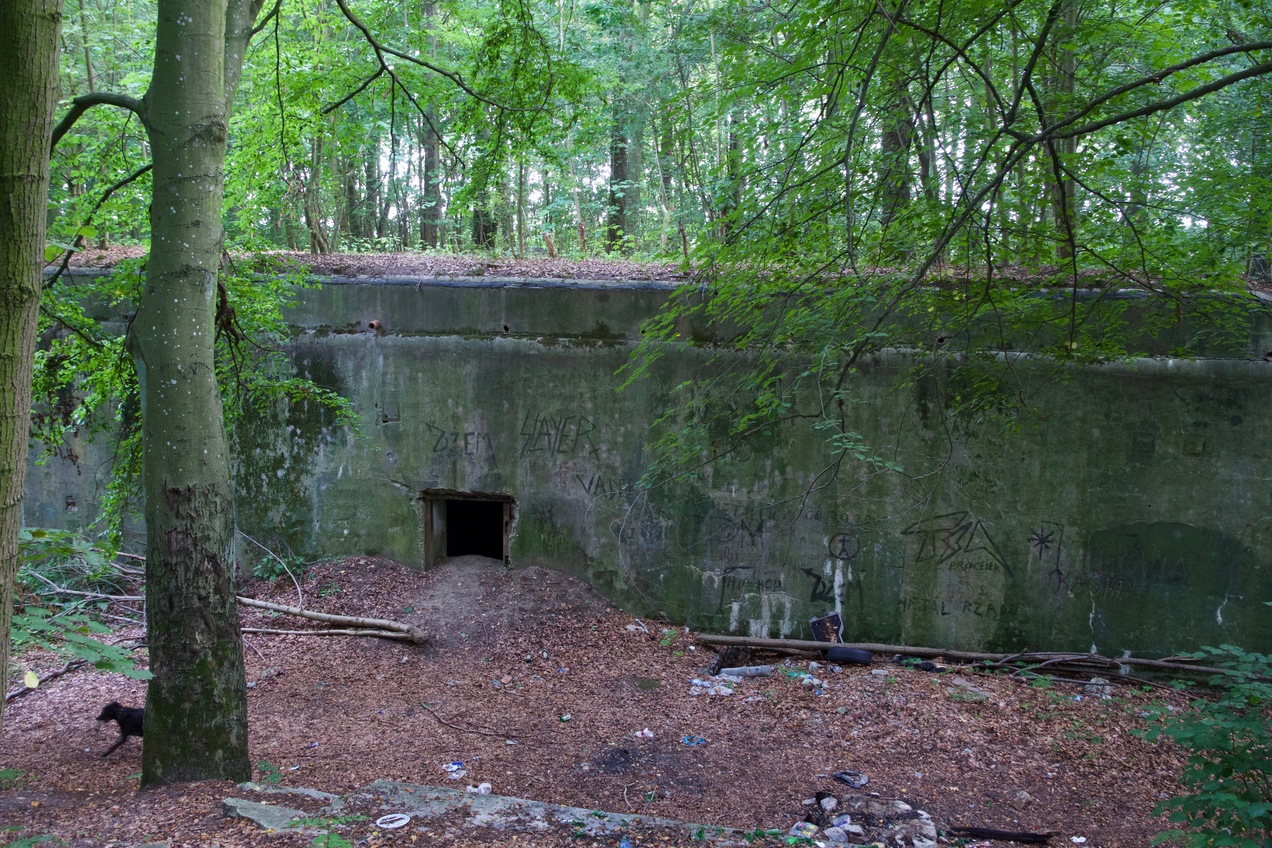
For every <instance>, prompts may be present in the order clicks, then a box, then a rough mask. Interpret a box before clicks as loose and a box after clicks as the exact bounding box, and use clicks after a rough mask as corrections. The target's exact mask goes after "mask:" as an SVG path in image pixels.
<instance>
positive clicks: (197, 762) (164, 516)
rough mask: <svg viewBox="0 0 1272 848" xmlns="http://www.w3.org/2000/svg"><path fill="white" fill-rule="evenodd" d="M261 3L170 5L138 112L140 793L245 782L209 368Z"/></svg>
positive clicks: (218, 414)
mask: <svg viewBox="0 0 1272 848" xmlns="http://www.w3.org/2000/svg"><path fill="white" fill-rule="evenodd" d="M259 10H260V0H160V2H159V22H158V27H157V30H156V41H155V68H154V76H153V77H152V78H151V82H150V89H149V90H148V91H147V92H146V96H145V98H144V101H143V113H144V116H143V117H144V121H145V125H146V129H147V132H148V134H149V137H150V141H151V148H152V154H153V158H154V176H153V180H154V182H153V186H154V188H153V198H152V202H151V206H150V227H151V234H152V235H151V238H152V250H151V254H150V260H149V263H148V266H147V273H146V283H145V288H144V289H143V292H142V296H141V300H140V303H139V305H138V309H137V315H136V317H135V319H134V320H133V324H132V353H133V358H134V360H135V362H136V367H137V376H138V383H139V386H140V390H141V397H142V485H143V490H144V493H145V501H146V508H145V512H146V611H147V616H146V620H147V640H148V644H149V648H150V668H151V671H152V672H153V673H154V677H153V678H152V679H151V681H150V687H149V692H148V696H147V702H146V735H145V743H144V745H143V747H142V775H141V782H142V785H143V786H157V785H162V784H166V783H173V782H183V781H193V780H206V779H229V780H246V779H247V778H248V777H250V776H251V761H250V759H249V756H248V746H247V686H246V683H245V680H244V673H243V644H242V639H241V636H240V634H239V617H238V606H237V601H236V599H235V593H234V577H233V573H234V572H233V565H234V564H233V561H232V559H231V543H232V541H233V531H234V501H233V491H232V489H231V485H230V464H229V456H228V448H227V443H226V436H225V429H224V421H223V418H222V410H221V392H220V387H219V386H218V384H217V380H216V372H215V368H214V364H213V358H214V334H215V322H214V314H215V309H216V305H217V302H218V301H217V293H218V274H219V269H220V261H221V251H222V243H223V236H224V234H223V231H222V225H221V211H222V196H223V191H224V167H225V148H226V131H227V126H228V118H229V104H230V103H231V102H232V101H233V96H234V89H235V88H236V87H237V84H238V80H239V74H240V72H241V68H242V61H243V52H244V49H245V47H246V42H247V34H248V31H249V29H250V27H251V24H252V21H253V20H254V19H255V16H256V13H257V12H258V11H259Z"/></svg>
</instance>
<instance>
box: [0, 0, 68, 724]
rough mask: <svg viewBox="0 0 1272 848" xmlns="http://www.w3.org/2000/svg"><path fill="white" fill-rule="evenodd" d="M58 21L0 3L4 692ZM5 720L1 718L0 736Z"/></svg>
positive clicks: (46, 0)
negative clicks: (1, 81) (1, 82)
mask: <svg viewBox="0 0 1272 848" xmlns="http://www.w3.org/2000/svg"><path fill="white" fill-rule="evenodd" d="M61 21H62V2H61V0H21V2H17V0H3V2H0V79H3V80H4V84H3V85H0V685H2V684H3V682H4V681H6V680H7V679H8V673H7V672H8V668H9V648H10V645H9V629H10V628H11V627H12V625H13V587H14V579H15V578H16V576H17V571H18V530H19V529H20V528H21V526H22V487H23V485H24V483H25V481H26V467H27V433H28V432H29V429H30V425H31V363H32V360H33V358H34V356H35V334H36V324H37V321H38V319H39V314H40V312H39V310H40V285H41V281H42V280H41V275H40V271H41V266H42V265H43V262H42V261H41V260H42V258H43V256H44V227H45V209H46V204H47V202H48V192H49V143H50V136H51V134H52V130H53V110H54V108H56V106H57V66H58V56H59V52H58V29H59V26H60V24H61ZM0 710H3V699H2V698H0ZM3 719H4V716H3V712H0V729H3V727H4V722H3Z"/></svg>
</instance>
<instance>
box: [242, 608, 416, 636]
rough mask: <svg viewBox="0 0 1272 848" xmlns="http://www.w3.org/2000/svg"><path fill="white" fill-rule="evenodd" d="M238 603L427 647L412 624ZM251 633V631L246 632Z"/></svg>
mask: <svg viewBox="0 0 1272 848" xmlns="http://www.w3.org/2000/svg"><path fill="white" fill-rule="evenodd" d="M238 602H239V603H240V604H243V605H244V606H248V607H255V608H257V609H263V610H269V611H271V612H278V613H282V614H283V615H294V616H297V617H299V618H308V619H310V620H311V621H322V622H325V623H327V624H339V625H342V626H344V627H362V628H367V629H368V630H373V631H374V630H387V631H391V632H393V633H397V634H401V635H399V636H393V637H389V638H394V639H403V640H405V641H409V642H413V643H415V644H416V645H427V644H428V637H427V636H425V635H424V633H423V631H421V630H420V629H419V628H418V627H416V626H414V625H412V624H403V623H402V622H400V621H391V620H389V619H384V618H362V617H360V616H351V615H332V614H331V613H327V612H314V611H313V610H307V609H302V608H300V607H289V606H284V605H283V604H272V603H270V602H269V601H258V600H256V599H255V598H244V597H242V596H239V599H238ZM248 632H251V631H248ZM359 635H366V636H379V635H382V634H380V633H374V632H371V633H365V634H359Z"/></svg>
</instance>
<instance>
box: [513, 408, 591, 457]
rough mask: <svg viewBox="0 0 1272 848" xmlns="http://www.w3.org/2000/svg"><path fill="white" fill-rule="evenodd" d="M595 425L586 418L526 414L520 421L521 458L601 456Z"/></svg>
mask: <svg viewBox="0 0 1272 848" xmlns="http://www.w3.org/2000/svg"><path fill="white" fill-rule="evenodd" d="M596 429H597V428H596V421H595V420H594V419H592V418H590V417H588V416H585V415H544V414H542V413H538V412H527V413H526V416H525V418H523V419H522V420H521V455H522V456H523V457H525V456H528V455H530V454H548V455H556V456H562V455H563V456H570V457H591V458H593V459H595V458H597V457H598V456H599V453H600V452H599V450H598V449H597V445H596V439H595V436H594V435H593V434H594V433H596Z"/></svg>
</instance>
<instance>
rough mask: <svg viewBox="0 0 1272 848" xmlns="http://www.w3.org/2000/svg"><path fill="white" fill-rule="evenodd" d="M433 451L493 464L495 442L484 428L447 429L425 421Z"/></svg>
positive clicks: (452, 456) (456, 457)
mask: <svg viewBox="0 0 1272 848" xmlns="http://www.w3.org/2000/svg"><path fill="white" fill-rule="evenodd" d="M424 426H425V427H427V428H428V437H429V440H430V442H431V444H432V448H433V453H434V455H436V454H444V455H446V456H448V457H451V458H454V459H460V458H464V457H468V458H474V459H482V460H484V461H486V462H487V463H489V464H490V465H491V466H492V467H493V466H494V465H495V443H494V440H493V439H491V438H490V434H489V433H487V432H486V431H484V430H447V429H445V428H442V427H438V426H437V425H436V424H432V423H427V422H426V423H425V425H424Z"/></svg>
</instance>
